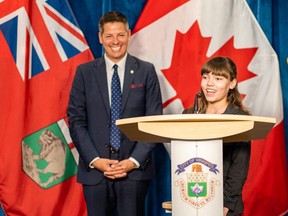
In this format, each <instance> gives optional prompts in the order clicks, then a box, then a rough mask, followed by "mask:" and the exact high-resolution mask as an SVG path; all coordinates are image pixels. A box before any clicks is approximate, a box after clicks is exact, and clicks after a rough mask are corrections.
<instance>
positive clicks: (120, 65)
mask: <svg viewBox="0 0 288 216" xmlns="http://www.w3.org/2000/svg"><path fill="white" fill-rule="evenodd" d="M104 59H105V62H106V67H107V68H108V69H113V66H114V65H115V63H114V62H112V61H111V60H110V59H109V58H108V57H107V55H106V53H105V54H104ZM126 59H127V52H126V54H125V56H124V57H123V58H122V59H121V60H120V61H119V62H117V63H116V64H117V65H118V68H119V70H124V68H125V63H126Z"/></svg>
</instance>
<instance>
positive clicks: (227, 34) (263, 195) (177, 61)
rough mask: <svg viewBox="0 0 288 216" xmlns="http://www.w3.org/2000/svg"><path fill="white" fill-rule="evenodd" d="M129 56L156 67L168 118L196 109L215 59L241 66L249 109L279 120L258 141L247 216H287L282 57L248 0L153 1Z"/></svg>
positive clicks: (242, 87)
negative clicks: (203, 72)
mask: <svg viewBox="0 0 288 216" xmlns="http://www.w3.org/2000/svg"><path fill="white" fill-rule="evenodd" d="M129 52H130V53H131V54H133V55H136V56H138V57H139V58H142V59H144V60H147V61H150V62H153V63H154V65H155V67H156V70H157V72H158V76H159V79H160V84H161V90H162V97H163V107H164V113H166V114H171V113H178V114H179V113H182V111H183V109H186V108H188V107H190V106H191V105H193V101H194V97H195V95H196V93H198V92H199V91H200V80H201V76H200V69H201V66H202V65H203V64H204V63H205V62H206V61H207V60H208V59H209V58H212V57H215V56H219V55H220V56H228V57H230V58H231V59H232V60H233V61H234V62H235V63H236V65H237V68H238V80H239V90H240V92H241V93H242V96H243V98H244V104H245V106H246V107H247V108H248V109H249V111H250V112H251V113H252V114H253V115H255V116H265V117H273V118H276V120H277V123H276V125H275V127H274V128H273V129H272V131H271V132H270V133H269V134H268V136H267V137H266V139H264V140H257V141H253V142H252V156H251V162H250V170H249V175H248V180H247V182H246V184H245V186H244V191H243V199H244V206H245V207H244V208H245V209H244V215H247V216H249V215H256V216H258V215H259V216H263V215H281V214H284V213H285V212H286V211H287V209H288V194H287V191H288V188H287V187H288V185H287V182H288V178H287V167H286V156H285V141H284V125H283V107H282V92H281V86H280V76H279V66H278V59H277V55H276V53H275V52H274V50H273V48H272V47H271V45H270V44H269V41H268V40H267V38H266V37H265V35H264V33H263V31H262V29H261V28H260V26H259V24H258V23H257V21H256V19H255V17H254V16H253V14H252V12H251V10H250V9H249V6H248V5H247V3H246V1H244V0H234V1H231V0H193V1H188V0H182V1H174V0H166V1H165V2H164V3H163V2H162V1H160V0H153V1H152V0H148V2H147V4H146V6H145V8H144V10H143V12H142V14H141V16H140V18H139V20H138V22H137V24H136V26H135V28H134V34H133V36H132V40H131V42H130V47H129ZM167 146H168V145H167ZM167 149H168V150H169V146H168V148H167ZM167 174H168V175H169V174H170V173H169V172H168V173H167ZM163 201H166V200H163Z"/></svg>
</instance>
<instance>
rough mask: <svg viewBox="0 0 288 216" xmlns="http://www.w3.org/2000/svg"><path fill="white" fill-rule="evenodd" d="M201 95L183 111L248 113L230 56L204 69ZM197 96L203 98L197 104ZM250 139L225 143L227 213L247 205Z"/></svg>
mask: <svg viewBox="0 0 288 216" xmlns="http://www.w3.org/2000/svg"><path fill="white" fill-rule="evenodd" d="M201 75H202V80H201V95H200V94H197V95H196V98H195V104H194V106H193V107H191V108H189V109H187V110H184V112H183V113H202V114H205V113H206V114H235V115H249V112H248V110H247V109H246V108H245V107H244V105H243V103H242V99H241V95H240V93H239V91H238V87H237V68H236V65H235V63H234V62H233V61H232V60H231V59H230V58H227V57H215V58H212V59H210V60H209V61H207V62H206V63H205V64H204V65H203V66H202V69H201ZM198 97H201V100H200V102H199V106H198ZM249 161H250V142H234V143H225V144H224V145H223V184H224V185H223V188H224V208H223V215H224V216H226V215H227V216H232V215H240V214H241V213H242V212H243V209H244V206H243V201H242V189H243V186H244V183H245V181H246V179H247V175H248V168H249Z"/></svg>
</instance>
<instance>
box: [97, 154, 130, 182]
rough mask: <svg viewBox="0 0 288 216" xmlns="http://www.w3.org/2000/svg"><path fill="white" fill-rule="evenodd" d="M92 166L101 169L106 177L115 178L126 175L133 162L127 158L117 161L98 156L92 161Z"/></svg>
mask: <svg viewBox="0 0 288 216" xmlns="http://www.w3.org/2000/svg"><path fill="white" fill-rule="evenodd" d="M93 166H94V167H95V168H96V169H99V170H101V171H102V172H103V173H104V176H106V177H107V178H110V179H116V178H123V177H125V176H127V173H128V172H130V171H131V170H132V169H134V167H135V164H134V163H133V162H132V161H131V160H129V159H126V160H123V161H120V162H118V161H117V160H110V159H104V158H100V159H98V160H96V161H94V162H93Z"/></svg>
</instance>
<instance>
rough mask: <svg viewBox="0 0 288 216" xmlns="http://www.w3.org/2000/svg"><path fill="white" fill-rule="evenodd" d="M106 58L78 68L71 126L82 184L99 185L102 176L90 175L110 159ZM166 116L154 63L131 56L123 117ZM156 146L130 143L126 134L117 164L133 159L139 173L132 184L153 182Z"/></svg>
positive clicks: (70, 111) (70, 105)
mask: <svg viewBox="0 0 288 216" xmlns="http://www.w3.org/2000/svg"><path fill="white" fill-rule="evenodd" d="M108 94H109V93H108V87H107V75H106V65H105V60H104V57H100V58H98V59H96V60H94V61H91V62H88V63H84V64H82V65H80V66H78V67H77V70H76V74H75V77H74V81H73V84H72V89H71V93H70V99H69V103H68V110H67V114H68V120H69V129H70V134H71V138H72V140H73V141H74V144H75V146H76V148H77V150H78V152H79V155H80V158H79V165H78V175H77V179H78V182H80V183H83V184H88V185H93V184H97V183H99V182H100V181H101V180H102V179H103V178H104V175H103V173H102V172H101V171H99V170H97V169H90V168H89V163H90V162H91V161H92V160H93V159H94V158H96V157H100V158H109V156H110V151H109V148H108V147H107V146H108V145H109V134H110V103H109V95H108ZM160 114H162V98H161V92H160V86H159V81H158V78H157V74H156V72H155V68H154V66H153V65H152V64H151V63H148V62H144V61H142V60H140V59H138V58H136V57H133V56H131V55H129V54H128V55H127V60H126V65H125V75H124V86H123V91H122V113H121V115H122V117H121V118H128V117H138V116H148V115H160ZM155 146H156V144H155V143H144V142H134V141H130V140H129V139H128V138H127V137H126V136H125V135H123V134H122V138H121V147H120V153H119V157H120V158H119V160H123V159H128V158H129V157H133V158H134V159H136V160H137V161H138V162H139V163H140V168H138V169H134V170H132V171H131V172H129V173H128V177H127V178H130V179H133V180H149V179H151V178H152V176H153V167H152V163H151V151H152V150H153V148H155Z"/></svg>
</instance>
